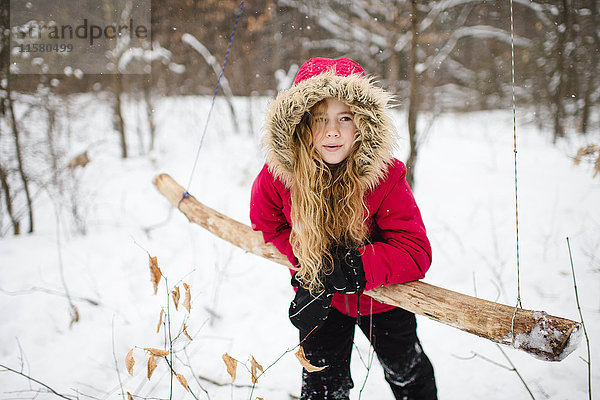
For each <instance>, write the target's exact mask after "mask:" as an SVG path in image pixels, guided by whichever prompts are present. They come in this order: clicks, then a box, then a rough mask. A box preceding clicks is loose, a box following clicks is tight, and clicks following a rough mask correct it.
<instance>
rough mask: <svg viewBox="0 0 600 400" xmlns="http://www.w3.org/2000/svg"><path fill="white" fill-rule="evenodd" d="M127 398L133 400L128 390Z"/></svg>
mask: <svg viewBox="0 0 600 400" xmlns="http://www.w3.org/2000/svg"><path fill="white" fill-rule="evenodd" d="M127 400H133V396H132V395H131V393H129V392H127Z"/></svg>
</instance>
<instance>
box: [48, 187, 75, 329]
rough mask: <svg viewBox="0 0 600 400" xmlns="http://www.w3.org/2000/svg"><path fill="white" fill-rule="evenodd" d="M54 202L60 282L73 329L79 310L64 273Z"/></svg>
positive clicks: (57, 215) (57, 218) (58, 222)
mask: <svg viewBox="0 0 600 400" xmlns="http://www.w3.org/2000/svg"><path fill="white" fill-rule="evenodd" d="M48 194H49V195H50V192H49V191H48ZM50 198H52V196H50ZM52 202H53V203H54V214H55V216H56V250H57V253H58V268H59V271H60V280H61V282H62V285H63V288H64V289H65V295H66V297H67V300H68V302H69V307H70V309H71V310H70V311H71V323H70V327H72V326H73V324H74V323H75V322H79V310H78V309H77V307H76V306H75V304H74V303H73V300H72V299H71V293H70V292H69V287H68V286H67V281H66V279H65V271H64V266H63V260H62V244H61V241H60V213H59V207H58V204H56V201H54V199H53V198H52Z"/></svg>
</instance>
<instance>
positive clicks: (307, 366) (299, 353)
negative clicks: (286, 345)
mask: <svg viewBox="0 0 600 400" xmlns="http://www.w3.org/2000/svg"><path fill="white" fill-rule="evenodd" d="M296 358H298V361H300V365H302V366H303V367H304V369H305V370H306V371H307V372H317V371H322V370H324V369H325V368H327V366H326V365H325V366H324V367H315V366H314V365H312V364H311V363H310V361H308V360H307V359H306V355H305V354H304V349H303V348H302V346H300V348H299V349H298V351H297V352H296Z"/></svg>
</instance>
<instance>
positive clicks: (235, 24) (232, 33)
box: [177, 0, 244, 209]
mask: <svg viewBox="0 0 600 400" xmlns="http://www.w3.org/2000/svg"><path fill="white" fill-rule="evenodd" d="M243 8H244V0H242V1H241V3H240V7H239V9H238V13H237V16H236V17H235V23H234V24H233V31H232V32H231V37H230V38H229V44H228V45H227V52H226V53H225V59H224V60H223V66H222V67H221V72H220V74H219V79H217V86H216V87H215V92H214V93H213V96H212V100H211V103H210V109H209V110H208V114H207V116H206V122H205V124H204V129H203V131H202V136H201V137H200V144H199V145H198V150H197V151H196V158H195V159H194V165H193V167H192V172H191V173H190V179H189V181H188V184H187V185H186V189H185V192H183V195H182V196H181V199H180V200H179V203H178V204H177V208H178V209H179V206H180V205H181V202H182V201H183V200H184V199H185V198H186V197H188V196H189V195H190V194H189V192H188V191H189V189H190V185H191V184H192V178H193V177H194V172H196V166H197V164H198V159H199V158H200V150H201V149H202V144H203V143H204V137H205V136H206V132H207V130H208V122H209V121H210V116H211V114H212V111H213V108H214V107H215V99H216V98H217V94H218V93H219V88H220V87H221V78H222V77H223V74H224V72H225V66H226V65H227V59H228V58H229V52H230V51H231V44H232V43H233V38H234V37H235V32H236V31H237V27H238V22H239V21H240V16H241V15H242V9H243Z"/></svg>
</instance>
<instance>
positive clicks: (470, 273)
mask: <svg viewBox="0 0 600 400" xmlns="http://www.w3.org/2000/svg"><path fill="white" fill-rule="evenodd" d="M73 101H74V103H73V104H72V106H71V107H72V111H74V112H73V119H72V121H71V125H72V127H71V129H72V132H73V135H74V143H77V144H78V145H76V146H78V147H77V148H73V149H72V153H73V154H76V153H77V152H78V151H79V150H80V149H82V148H86V147H87V146H88V144H90V143H94V145H92V147H91V150H90V158H91V162H90V164H88V166H87V167H85V168H84V169H82V170H78V171H76V173H77V174H78V178H79V179H80V181H81V182H82V185H83V186H82V187H81V190H80V192H79V195H78V196H79V204H80V206H81V208H82V210H85V217H86V227H87V234H86V235H85V236H81V235H78V234H75V233H73V229H72V227H71V225H70V224H69V221H70V218H69V217H68V214H67V213H66V210H65V209H64V208H60V207H59V210H60V211H59V212H58V218H57V215H56V214H57V213H56V212H55V211H56V209H55V205H54V204H53V203H52V201H50V200H49V199H47V198H44V197H39V198H38V200H37V202H36V220H37V228H36V233H35V234H32V235H21V236H19V237H12V236H10V235H7V236H5V237H3V238H2V239H1V240H0V290H1V291H0V315H2V320H1V322H0V343H1V344H0V363H1V364H2V365H4V366H7V367H10V368H12V369H15V370H18V371H21V372H23V373H24V374H25V375H28V376H30V377H32V378H34V379H36V380H38V381H40V382H43V383H44V384H46V385H48V386H49V387H51V388H52V389H54V390H56V391H57V392H59V393H62V394H64V395H66V396H78V397H79V398H80V399H87V398H102V399H105V398H120V397H121V394H120V393H121V387H122V388H123V390H124V391H125V392H127V391H128V392H130V393H131V394H132V395H134V397H135V398H138V397H137V396H139V398H168V397H169V391H170V374H169V370H168V367H167V365H166V364H165V362H164V361H163V360H159V361H158V368H157V369H156V371H155V372H154V375H153V376H152V379H151V380H150V381H148V379H147V378H146V362H147V358H148V355H147V352H145V351H144V350H143V348H146V347H154V348H163V347H164V345H165V335H164V332H165V328H164V326H163V327H161V330H160V333H156V330H157V324H158V321H159V314H160V310H161V307H162V308H166V307H167V292H166V289H165V285H164V281H163V282H161V284H160V286H159V289H158V295H157V296H155V295H154V294H153V292H154V291H153V287H152V283H151V282H150V272H149V268H148V255H147V253H146V251H148V252H149V253H150V254H151V255H152V256H156V257H157V258H158V264H159V266H160V268H161V269H162V271H163V273H164V275H165V276H166V277H167V278H168V284H169V286H170V287H173V286H175V285H179V286H180V288H181V290H182V299H183V286H182V284H183V282H186V283H188V284H189V285H190V287H191V294H192V302H191V307H192V308H191V313H190V314H189V316H188V315H187V312H186V311H185V310H183V309H182V307H180V309H179V311H175V310H174V309H173V303H171V304H170V306H169V310H170V314H171V321H170V323H171V330H172V332H173V337H175V336H176V335H177V334H178V333H179V330H180V328H181V324H182V322H183V321H184V319H185V323H186V326H187V331H188V333H189V334H190V335H191V336H192V337H193V340H192V341H190V340H189V339H187V338H186V337H185V336H184V335H180V336H179V337H177V338H176V339H175V341H174V343H175V351H176V352H175V356H176V357H175V360H174V365H173V367H174V369H175V371H176V372H177V373H181V374H182V375H184V376H185V377H186V379H187V381H188V383H189V386H190V388H191V390H192V391H193V392H194V394H195V395H196V396H197V397H198V398H200V399H205V398H210V399H255V398H257V397H262V398H265V399H288V398H294V397H295V396H298V395H299V392H300V371H301V367H300V365H299V363H298V362H297V360H296V358H295V357H294V355H293V352H289V353H287V354H285V353H286V351H287V350H289V349H293V348H294V346H295V345H296V342H297V332H296V330H295V328H294V327H293V326H292V325H291V324H290V323H289V321H288V319H287V309H288V305H289V301H290V300H291V298H292V293H293V292H292V290H291V288H290V285H289V273H288V272H287V271H286V270H285V269H284V268H282V267H281V266H279V265H276V264H273V263H271V262H269V261H266V260H263V259H260V258H258V257H256V256H253V255H250V254H245V253H244V252H243V251H241V250H239V249H237V248H234V247H233V246H231V245H230V244H228V243H225V242H223V241H221V240H220V239H217V238H215V237H213V236H211V234H209V233H207V232H205V231H204V230H203V229H202V228H200V227H198V226H195V225H193V224H190V223H188V221H187V219H186V218H185V217H184V216H183V215H182V214H180V213H179V212H178V211H177V210H175V209H174V208H173V207H172V206H171V205H170V204H169V203H168V202H167V201H166V200H165V199H164V198H163V197H162V196H161V195H160V194H159V193H158V192H157V191H156V190H155V189H154V187H153V185H152V178H153V176H154V175H155V174H157V173H159V172H167V173H169V174H171V175H172V176H173V177H174V178H175V179H176V180H177V181H178V182H179V183H180V184H182V185H184V186H185V185H186V183H187V182H188V179H189V178H190V173H191V169H192V165H193V161H194V157H195V154H196V149H197V145H198V143H199V140H200V135H201V132H202V127H203V126H204V121H205V118H206V114H207V110H208V106H209V99H205V98H194V97H186V98H175V99H163V100H162V101H160V102H159V103H158V104H157V108H156V113H155V115H156V121H157V128H158V138H157V148H156V150H155V151H154V152H153V153H152V154H151V155H149V156H136V155H135V154H136V152H137V150H136V149H137V148H136V146H137V145H136V144H135V142H136V135H135V134H134V132H136V127H135V124H136V123H137V121H139V120H140V119H139V118H138V116H137V115H138V114H136V113H139V112H141V111H140V110H139V109H138V108H136V107H131V109H130V110H129V112H128V115H127V119H128V121H129V122H130V124H132V125H130V126H132V128H131V132H132V135H131V142H132V143H131V145H132V149H131V152H132V153H133V154H134V156H133V157H131V158H130V159H128V160H122V159H120V158H119V152H118V143H117V138H116V134H114V133H111V132H112V131H111V127H110V121H111V117H110V113H109V110H108V109H107V107H106V106H105V103H103V102H100V101H98V100H95V99H93V98H89V97H86V98H84V99H77V100H73ZM265 104H266V101H265V100H264V99H258V98H257V99H254V101H253V102H252V103H251V102H250V100H248V99H246V98H240V99H236V108H237V111H238V119H239V122H240V126H241V132H233V128H232V123H231V118H230V114H229V111H228V109H227V108H226V106H225V105H224V104H222V103H220V102H218V103H217V106H216V108H215V110H214V114H213V117H212V120H211V122H210V124H209V130H208V134H207V137H206V140H205V142H204V146H203V148H202V150H201V152H200V157H199V161H198V165H197V168H196V170H195V174H194V179H193V182H192V184H191V186H190V192H191V193H192V194H193V195H194V196H195V197H196V198H197V199H198V200H200V201H201V202H203V203H205V204H207V205H209V206H211V207H213V208H215V209H217V210H218V211H220V212H222V213H225V214H227V215H229V216H231V217H233V218H235V219H237V220H239V221H242V222H244V223H248V200H249V193H250V187H251V184H252V181H253V179H254V176H255V175H256V174H257V173H258V171H259V170H260V168H261V166H262V163H263V160H264V157H263V155H262V153H261V150H260V145H259V143H260V125H261V123H262V118H263V117H262V116H263V111H264V106H265ZM249 107H251V108H250V109H249ZM517 117H518V121H517V122H518V133H519V152H518V155H519V159H518V163H519V216H520V226H519V229H520V255H521V258H520V280H521V298H522V304H523V307H524V308H528V309H536V310H544V311H546V312H548V313H550V314H553V315H558V316H563V317H566V318H570V319H573V320H579V314H578V311H577V307H576V302H575V293H574V289H573V282H572V277H571V272H570V264H569V256H568V249H567V242H566V237H569V238H570V240H571V246H572V250H573V259H574V263H575V268H576V274H577V284H578V288H579V297H580V300H581V304H582V309H583V313H584V318H585V322H586V326H587V331H588V333H589V335H590V339H591V341H592V354H593V355H595V358H594V359H593V362H592V365H598V363H599V362H600V358H599V356H598V355H599V354H600V353H598V352H597V351H596V352H595V351H594V350H595V349H594V347H595V346H597V339H598V338H599V335H598V333H599V329H600V314H599V312H600V296H599V295H598V287H599V283H600V274H599V273H600V206H599V205H600V181H599V180H598V179H595V180H594V179H593V178H592V173H591V167H589V166H587V165H580V166H574V165H573V163H572V160H571V158H570V157H571V156H572V155H573V154H574V151H575V149H576V145H575V144H574V143H568V142H561V143H560V144H559V146H553V145H551V144H550V143H549V140H548V138H549V136H550V135H549V133H541V132H539V131H538V129H537V128H535V127H534V126H533V125H532V124H530V123H529V120H530V119H531V118H530V115H527V114H526V113H525V112H523V113H522V114H519V115H518V116H517ZM396 118H397V120H398V121H399V126H401V127H404V123H403V121H404V119H403V118H404V117H403V115H402V114H400V113H399V114H398V115H396ZM251 125H252V128H250V126H251ZM595 138H596V141H598V140H597V139H598V135H596V137H595ZM407 143H408V140H407V139H406V140H404V141H403V142H402V143H400V148H401V150H400V153H399V156H400V157H401V158H402V157H403V154H404V152H405V151H406V147H407ZM512 149H513V137H512V116H511V113H510V111H507V112H479V113H471V114H459V115H457V114H451V115H441V116H438V117H437V118H436V119H435V120H434V121H433V124H432V126H431V129H430V130H429V132H428V134H427V140H426V141H425V143H424V145H423V146H422V148H421V152H420V158H419V164H418V166H417V177H416V179H417V185H416V187H415V196H416V199H417V202H418V204H419V206H420V208H421V212H422V214H423V218H424V221H425V224H426V226H427V228H428V233H429V237H430V239H431V242H432V245H433V251H434V262H433V265H432V267H431V269H430V272H429V273H428V276H427V277H426V279H425V281H426V282H429V283H432V284H435V285H438V286H442V287H445V288H448V289H451V290H455V291H459V292H462V293H466V294H471V295H473V294H476V295H477V296H478V297H482V298H485V299H489V300H497V301H499V302H502V303H505V304H509V305H514V304H515V301H516V292H517V284H516V277H517V272H516V261H515V222H514V220H515V217H514V214H515V210H514V207H515V205H514V204H515V202H514V176H513V150H512ZM41 196H42V195H41ZM57 221H58V224H57ZM61 271H62V272H61ZM65 287H66V288H68V291H69V293H70V296H71V297H72V299H73V302H74V304H75V306H76V307H77V310H78V312H79V321H78V322H75V323H73V324H72V325H71V324H70V322H71V316H70V307H69V304H68V301H67V299H66V297H65ZM418 323H419V328H418V329H419V336H420V338H421V341H422V343H423V347H424V348H425V351H426V352H427V354H428V355H429V357H430V358H431V360H432V362H433V365H434V367H435V371H436V378H437V384H438V390H439V398H440V399H441V400H452V399H483V398H485V399H526V398H530V395H529V394H528V392H527V389H526V388H525V386H524V385H523V384H522V383H521V381H520V379H519V377H518V376H517V374H516V373H515V372H514V371H512V370H509V369H507V368H503V367H501V366H499V365H497V364H502V365H503V366H507V367H508V368H511V367H510V364H509V361H508V360H507V359H506V358H505V357H504V355H503V354H502V352H501V351H500V350H499V348H498V347H497V346H496V345H495V344H493V343H491V342H489V341H487V340H484V339H480V338H478V337H475V336H473V335H470V334H467V333H464V332H462V331H459V330H456V329H454V328H451V327H448V326H445V325H442V324H439V323H436V322H433V321H430V320H428V319H426V318H424V317H419V318H418ZM131 348H133V349H134V350H133V356H134V358H135V360H136V364H135V366H134V374H133V376H130V375H129V374H128V373H127V371H126V368H125V356H126V354H127V352H128V350H129V349H131ZM503 350H504V351H505V352H506V355H507V356H508V357H509V358H510V360H511V361H512V363H513V364H514V365H515V366H516V368H517V370H518V372H519V373H520V374H521V376H522V378H523V379H524V380H525V382H526V383H527V385H528V387H529V389H530V390H531V392H532V393H533V395H534V396H535V398H536V399H556V400H562V399H584V398H587V367H586V364H585V362H584V361H583V360H582V358H586V347H585V342H584V341H582V343H581V344H580V346H579V348H578V349H577V350H576V351H575V352H574V353H573V354H571V355H570V356H569V357H568V358H567V359H566V360H564V361H562V362H559V363H550V362H545V361H540V360H538V359H535V358H533V357H531V356H529V355H527V354H525V353H523V352H520V351H516V350H513V349H510V348H503ZM224 353H228V354H229V355H230V356H232V357H234V358H236V359H238V360H239V361H240V362H242V363H246V365H247V366H248V368H249V366H250V363H249V361H248V360H249V359H250V355H252V356H254V358H255V359H256V360H257V361H258V362H259V363H261V364H262V366H263V367H265V368H266V367H267V366H269V365H271V364H273V365H272V366H271V367H270V368H269V369H268V370H267V371H266V373H265V374H264V375H263V376H262V377H261V378H260V380H259V382H258V384H257V385H256V388H255V389H254V390H252V389H251V388H250V387H251V379H250V373H249V372H248V369H247V368H246V367H244V366H243V365H240V366H238V376H237V379H236V381H235V384H234V386H232V385H228V383H229V382H230V381H231V378H230V377H229V375H227V372H226V368H225V364H224V363H223V361H222V358H221V356H222V355H223V354H224ZM282 355H283V357H281V358H279V357H280V356H282ZM368 358H369V350H368V342H367V340H366V339H365V338H364V337H362V335H360V334H358V335H357V338H356V348H355V353H354V355H353V361H352V362H353V365H352V371H353V378H354V381H355V389H354V390H353V394H352V398H353V399H358V398H359V397H360V398H362V399H391V398H392V396H391V392H390V390H389V388H388V387H387V385H386V384H385V382H384V380H383V374H382V371H381V368H380V367H379V365H378V364H377V361H376V360H375V361H374V363H373V367H372V368H371V370H370V372H368V374H367V369H366V367H365V363H367V362H368ZM492 361H493V362H492ZM496 363H497V364H496ZM596 370H597V368H596ZM365 377H367V378H368V379H366V384H365V387H364V390H363V391H362V395H360V396H359V389H360V388H361V386H362V385H363V382H364V381H365ZM593 385H594V387H595V388H599V387H600V374H598V373H597V372H595V373H594V375H593ZM37 392H41V393H42V394H41V395H39V396H38V397H37V398H38V399H42V398H56V396H55V395H53V394H47V389H46V388H44V387H42V386H40V385H39V384H38V383H35V382H31V381H28V380H27V379H26V378H25V377H23V376H20V375H18V374H16V373H13V372H8V371H4V370H3V368H0V398H3V399H24V398H32V397H33V395H34V394H36V393H37ZM173 392H174V398H177V399H183V398H187V399H191V398H192V395H191V394H189V393H187V392H185V390H184V389H183V387H182V386H181V385H180V384H179V383H178V382H177V381H175V382H174V383H173Z"/></svg>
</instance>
